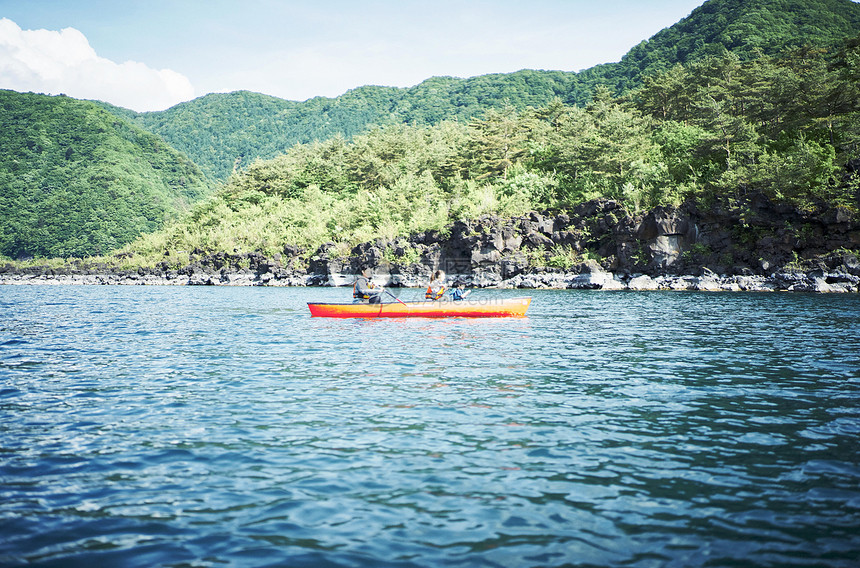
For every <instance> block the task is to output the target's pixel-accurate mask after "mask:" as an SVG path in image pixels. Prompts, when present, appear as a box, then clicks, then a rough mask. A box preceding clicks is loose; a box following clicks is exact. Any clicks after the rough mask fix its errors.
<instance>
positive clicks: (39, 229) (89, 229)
mask: <svg viewBox="0 0 860 568" xmlns="http://www.w3.org/2000/svg"><path fill="white" fill-rule="evenodd" d="M0 148H2V151H0V254H2V255H4V256H8V257H13V258H18V257H28V256H53V257H67V256H84V255H90V254H98V253H106V252H108V251H110V250H113V249H115V248H117V247H119V246H121V245H123V244H125V243H128V242H130V241H131V240H133V239H134V238H136V237H137V236H138V235H140V233H142V232H148V231H153V230H155V229H157V228H159V227H161V226H162V224H163V223H164V221H165V220H166V219H167V218H170V217H172V216H175V215H176V213H177V212H178V211H180V210H183V209H185V208H186V207H187V205H188V204H189V203H191V202H193V201H196V200H198V199H200V198H201V197H202V196H204V195H205V194H207V193H208V191H209V187H208V185H207V182H206V181H205V178H204V176H203V174H202V173H201V171H200V169H199V168H198V167H197V166H195V165H194V164H193V163H192V162H191V161H189V160H188V159H187V158H186V157H185V156H184V155H182V154H180V153H179V152H177V151H176V150H174V149H173V148H171V147H169V146H168V145H167V144H165V143H164V141H163V140H161V139H160V138H159V137H157V136H155V135H153V134H152V133H150V132H146V131H144V130H142V129H141V128H139V127H137V126H134V125H132V124H130V123H129V122H127V121H125V120H122V119H120V118H118V117H117V116H116V115H114V114H111V113H109V112H107V111H105V110H104V109H103V108H101V107H99V106H98V105H96V104H94V103H91V102H88V101H79V100H75V99H71V98H69V97H65V96H58V97H49V96H45V95H36V94H32V93H27V94H24V93H16V92H14V91H6V90H0Z"/></svg>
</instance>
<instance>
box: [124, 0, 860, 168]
mask: <svg viewBox="0 0 860 568" xmlns="http://www.w3.org/2000/svg"><path fill="white" fill-rule="evenodd" d="M857 34H860V4H856V3H854V2H851V1H850V0H708V1H707V2H705V3H704V4H703V5H702V6H700V7H699V8H697V9H696V10H694V11H693V12H692V13H691V14H690V16H689V17H687V18H685V19H683V20H681V21H680V22H678V23H677V24H675V25H673V26H671V27H669V28H666V29H664V30H662V31H661V32H659V33H657V34H656V35H655V36H654V37H652V38H651V39H649V40H646V41H643V42H642V43H640V44H639V45H637V46H635V47H633V49H631V50H630V52H629V53H628V54H627V55H625V57H624V58H623V59H622V60H621V61H620V62H617V63H609V64H604V65H598V66H595V67H593V68H591V69H587V70H585V71H582V72H580V73H573V72H563V71H536V70H523V71H519V72H516V73H508V74H495V75H483V76H479V77H472V78H469V79H460V78H455V77H434V78H431V79H428V80H426V81H424V82H422V83H421V84H419V85H416V86H415V87H411V88H406V89H399V88H394V87H376V86H366V87H360V88H357V89H354V90H352V91H349V92H347V93H345V94H344V95H341V96H339V97H336V98H333V99H332V98H323V97H318V98H314V99H310V100H308V101H304V102H294V101H286V100H283V99H278V98H275V97H270V96H267V95H261V94H257V93H249V92H244V91H242V92H236V93H230V94H215V95H207V96H204V97H201V98H199V99H196V100H194V101H190V102H187V103H182V104H180V105H177V106H175V107H173V108H171V109H168V110H166V111H162V112H154V113H145V114H141V115H138V116H137V117H136V118H137V120H138V123H139V124H140V125H141V126H143V127H144V128H146V129H148V130H150V131H152V132H154V133H157V134H158V135H159V136H162V137H163V138H164V139H165V140H166V141H168V142H169V143H170V144H171V145H173V146H174V147H175V148H178V149H180V150H181V151H183V152H185V153H186V154H188V156H189V157H191V159H193V160H194V162H195V163H197V164H198V165H199V166H200V167H201V169H203V171H204V172H205V173H206V174H207V175H208V176H209V177H210V178H212V179H219V180H223V179H226V178H227V177H228V176H229V175H230V174H231V173H232V172H233V171H235V169H236V168H244V167H246V166H248V165H249V164H250V163H251V162H252V161H253V160H254V159H256V158H264V159H265V158H271V157H274V156H276V155H277V154H279V153H281V152H283V151H284V150H286V149H287V148H289V147H291V146H293V145H294V144H297V143H307V142H312V141H314V140H325V139H328V138H330V137H332V136H335V135H342V136H344V137H346V138H350V137H351V136H353V135H355V134H357V133H360V132H364V131H366V130H367V127H368V126H369V125H377V126H378V125H384V124H395V123H400V124H427V125H432V124H436V123H438V122H439V121H441V120H446V119H457V120H460V121H468V120H470V119H472V118H474V117H481V116H483V114H484V113H485V112H486V111H487V110H488V109H496V110H500V109H502V108H504V107H505V106H506V105H510V106H512V107H514V108H516V109H518V110H523V109H525V108H526V107H529V106H531V107H535V108H537V107H543V106H546V105H548V104H549V103H550V102H551V101H553V99H555V98H558V99H560V100H561V102H563V103H565V104H578V105H580V106H582V105H584V104H585V103H587V102H588V101H589V100H590V98H591V93H592V92H593V90H594V88H595V87H596V86H598V85H604V86H608V87H609V88H610V89H611V90H612V91H613V92H614V93H615V94H622V93H624V92H626V91H628V90H629V89H632V88H635V87H637V86H639V85H641V83H642V78H643V77H644V76H645V75H648V74H651V73H654V72H657V71H661V70H665V69H669V68H671V67H672V66H673V65H675V64H677V63H687V62H690V61H694V60H697V59H701V58H702V57H704V56H706V55H719V54H721V53H722V52H723V51H724V50H729V51H731V52H733V53H736V54H737V55H738V56H739V57H740V58H741V59H742V60H746V59H750V58H751V57H753V56H754V55H755V54H756V53H758V51H759V50H760V51H762V52H763V53H765V54H775V53H779V52H782V51H784V50H785V49H787V48H790V47H794V46H801V45H804V44H813V45H819V46H825V47H827V46H833V45H836V44H838V43H839V42H840V41H841V40H842V39H844V38H845V37H851V36H856V35H857ZM126 116H128V115H126Z"/></svg>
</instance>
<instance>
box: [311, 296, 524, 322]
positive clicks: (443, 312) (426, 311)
mask: <svg viewBox="0 0 860 568" xmlns="http://www.w3.org/2000/svg"><path fill="white" fill-rule="evenodd" d="M531 301H532V299H531V298H483V299H480V300H473V299H467V300H460V301H458V302H454V301H451V300H439V301H436V302H432V301H427V302H389V303H385V304H314V303H310V302H309V303H308V308H310V310H311V315H312V316H314V317H324V318H381V317H382V318H384V317H388V318H408V317H412V318H509V317H524V316H525V315H526V310H528V309H529V304H530V303H531Z"/></svg>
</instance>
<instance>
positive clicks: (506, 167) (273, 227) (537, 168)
mask: <svg viewBox="0 0 860 568" xmlns="http://www.w3.org/2000/svg"><path fill="white" fill-rule="evenodd" d="M858 125H860V39H858V40H853V41H851V42H848V43H847V44H846V46H845V47H844V48H843V49H841V50H840V51H839V52H837V53H832V54H829V55H828V54H827V53H826V52H824V51H823V50H813V49H798V50H795V51H792V52H790V53H788V54H786V55H785V56H784V57H781V58H772V57H770V56H765V55H761V56H760V57H758V58H757V59H753V60H751V61H747V62H742V61H741V60H740V59H739V58H738V57H737V56H736V55H734V54H731V53H729V52H724V53H723V54H721V55H718V56H709V57H706V58H705V59H703V60H700V61H696V62H694V63H691V64H688V65H678V66H675V67H673V68H671V69H669V70H668V71H666V72H664V73H659V74H657V75H654V76H652V77H650V78H648V79H647V80H646V81H645V83H644V85H643V86H642V87H640V88H638V89H637V90H635V91H633V92H631V93H629V94H628V95H627V96H625V97H622V98H617V97H614V96H613V95H612V94H611V92H610V91H609V90H608V89H606V88H598V89H597V90H596V91H595V93H594V95H593V97H592V101H591V103H589V104H588V105H586V106H585V107H579V106H571V105H567V104H565V103H564V102H562V101H561V100H558V99H556V100H555V101H554V102H552V103H551V104H550V105H547V106H545V107H542V108H540V109H537V110H535V109H529V110H525V111H518V110H517V109H515V108H514V107H512V106H507V107H504V108H503V109H502V110H499V111H496V110H490V111H488V112H487V113H486V115H485V117H484V118H483V119H481V120H474V121H471V122H469V123H468V124H465V123H462V122H456V121H443V122H441V123H439V124H436V125H433V126H406V125H398V126H386V127H379V128H376V129H374V130H373V131H371V132H369V133H367V134H363V135H357V136H355V137H354V138H353V140H352V141H347V140H345V139H344V138H343V137H335V138H332V139H329V140H327V141H324V142H315V143H311V144H302V145H297V146H295V147H293V148H292V149H291V150H290V151H288V152H287V153H285V154H283V155H281V156H279V157H277V158H275V159H272V160H268V161H257V162H255V163H253V164H252V165H251V166H250V167H249V168H247V170H245V171H243V172H241V173H239V174H237V175H235V176H234V177H233V178H232V179H231V181H230V183H229V184H228V185H227V186H226V187H225V188H224V189H223V190H222V191H221V192H219V193H218V194H217V195H216V196H214V197H213V198H211V199H209V200H207V201H206V202H205V203H203V204H201V205H199V206H198V207H196V208H195V209H194V211H193V212H192V215H191V216H190V218H189V220H188V221H187V222H185V223H181V224H176V225H173V226H172V227H170V228H169V229H167V230H165V231H162V232H160V233H157V234H154V235H149V236H147V237H144V238H143V239H141V240H140V241H138V242H137V243H135V245H134V246H133V247H131V248H130V249H129V251H134V252H136V253H138V254H140V255H142V257H146V258H149V259H151V260H150V261H152V260H154V259H158V258H161V257H162V255H163V253H164V252H165V251H171V250H172V251H176V250H186V251H189V250H199V251H206V252H215V251H228V252H248V251H254V250H258V251H262V252H265V253H267V254H273V253H275V252H278V251H280V250H282V249H283V248H284V247H285V246H299V247H303V248H305V250H306V251H307V252H308V253H312V252H313V250H314V249H315V247H317V246H318V245H320V244H321V243H323V242H326V241H331V242H334V243H336V244H339V246H340V247H341V249H342V250H343V251H344V252H346V251H347V250H348V248H349V247H350V246H351V245H353V244H355V243H357V242H360V241H366V240H371V239H373V238H377V237H387V238H392V237H394V236H396V235H403V234H408V233H414V232H417V231H429V230H436V231H439V230H444V227H445V226H446V225H447V224H448V223H450V222H451V221H452V220H456V219H461V218H474V217H477V216H479V215H481V214H485V213H495V214H501V215H515V214H521V213H524V212H526V211H529V210H532V209H538V210H541V209H543V210H559V209H567V208H569V207H571V206H573V205H575V204H577V203H580V202H582V201H585V200H588V199H592V198H597V197H605V198H613V199H617V200H620V201H622V202H624V204H625V205H626V206H627V207H628V208H629V209H630V210H641V209H644V208H650V207H654V206H657V205H665V204H677V203H680V202H681V201H682V200H684V199H697V200H700V201H706V202H707V201H717V200H719V201H722V202H731V201H739V200H742V199H743V198H745V197H746V196H747V195H748V194H751V193H764V194H766V195H768V196H769V197H770V198H772V199H774V200H776V201H779V202H783V203H786V204H789V205H791V206H792V207H797V208H803V209H814V208H816V207H818V206H819V205H821V204H825V203H826V204H828V205H833V204H835V205H837V206H840V207H842V208H843V209H844V210H845V211H846V212H848V213H853V214H855V215H856V214H857V207H858V202H857V197H858V196H857V179H856V178H854V179H853V180H847V179H843V173H844V172H843V168H842V166H843V165H844V164H845V163H847V161H848V160H849V159H850V158H855V157H858V156H860V126H858Z"/></svg>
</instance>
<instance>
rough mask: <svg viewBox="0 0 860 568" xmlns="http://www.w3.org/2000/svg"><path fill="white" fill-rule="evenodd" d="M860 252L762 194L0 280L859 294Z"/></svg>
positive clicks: (852, 223)
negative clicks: (445, 281)
mask: <svg viewBox="0 0 860 568" xmlns="http://www.w3.org/2000/svg"><path fill="white" fill-rule="evenodd" d="M858 251H860V221H858V220H856V219H855V218H852V216H851V215H849V214H848V212H847V211H845V210H843V209H839V208H830V209H823V210H821V211H816V212H804V211H799V210H797V209H795V208H792V207H789V206H785V205H777V204H774V203H772V202H770V201H768V200H767V199H765V198H763V197H761V196H755V197H753V198H751V199H749V200H748V201H747V202H746V203H745V205H744V206H742V207H737V206H735V207H729V206H726V205H723V204H714V205H712V206H711V207H709V208H701V207H697V206H695V205H692V204H685V205H683V206H681V207H658V208H656V209H653V210H651V211H648V212H645V213H641V214H633V213H631V212H629V211H627V210H625V209H624V208H623V207H622V206H621V205H620V204H619V203H618V202H615V201H609V200H598V201H590V202H587V203H583V204H581V205H579V206H578V207H576V208H575V209H573V210H571V211H569V212H567V213H563V214H557V215H547V214H540V213H537V212H532V213H530V214H528V215H525V216H522V217H514V218H500V217H492V216H487V217H482V218H479V219H476V220H470V221H460V222H457V223H454V224H452V225H450V226H449V227H447V228H446V230H445V231H442V232H429V233H419V234H415V235H412V236H410V237H408V238H406V237H399V238H396V239H394V240H391V241H386V240H381V239H379V240H376V241H372V242H366V243H362V244H360V245H358V246H356V247H354V248H353V249H352V250H351V251H348V252H346V251H343V249H342V248H339V247H337V246H336V245H335V244H334V243H328V244H325V245H323V246H321V247H320V248H319V249H318V250H316V251H314V252H313V254H311V255H310V256H309V257H308V254H307V252H306V251H300V250H297V249H294V248H290V247H288V248H286V249H285V250H284V251H283V253H282V254H279V255H275V257H274V258H267V257H265V256H263V255H262V254H259V253H250V254H227V253H217V254H210V255H207V254H204V253H202V252H199V251H195V252H196V254H194V253H192V255H191V262H190V263H189V264H188V265H186V266H184V267H183V268H181V269H179V270H172V269H169V268H168V264H167V263H161V265H159V266H156V267H155V268H152V269H138V270H137V271H136V272H122V271H115V270H111V269H110V268H108V267H107V266H104V265H102V266H87V265H84V264H78V265H76V266H73V267H67V268H64V269H42V270H40V269H39V268H35V269H31V270H28V271H26V272H25V273H24V274H21V273H14V270H11V268H10V267H6V268H5V269H2V268H0V281H4V282H15V281H27V280H34V279H36V280H38V279H42V280H46V279H47V280H57V279H59V280H63V279H65V280H75V278H77V279H78V280H81V279H82V278H83V280H84V281H94V282H95V283H98V282H101V283H130V284H135V283H153V284H159V283H169V284H227V285H292V286H295V285H324V286H338V285H348V284H351V283H352V281H353V280H354V278H355V275H356V274H357V273H358V272H359V271H360V269H361V268H363V267H370V268H372V269H373V273H374V279H375V280H376V281H377V282H378V283H380V284H384V285H386V286H408V287H412V286H425V285H426V284H427V282H428V280H429V277H430V274H431V273H432V272H433V271H434V270H436V269H439V268H441V269H443V270H445V272H446V273H447V274H448V278H449V282H457V281H459V282H462V283H464V284H465V285H467V286H474V287H489V286H496V287H506V288H587V289H637V290H640V289H661V288H668V289H694V290H796V291H820V292H860V260H858ZM4 272H5V274H4Z"/></svg>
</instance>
